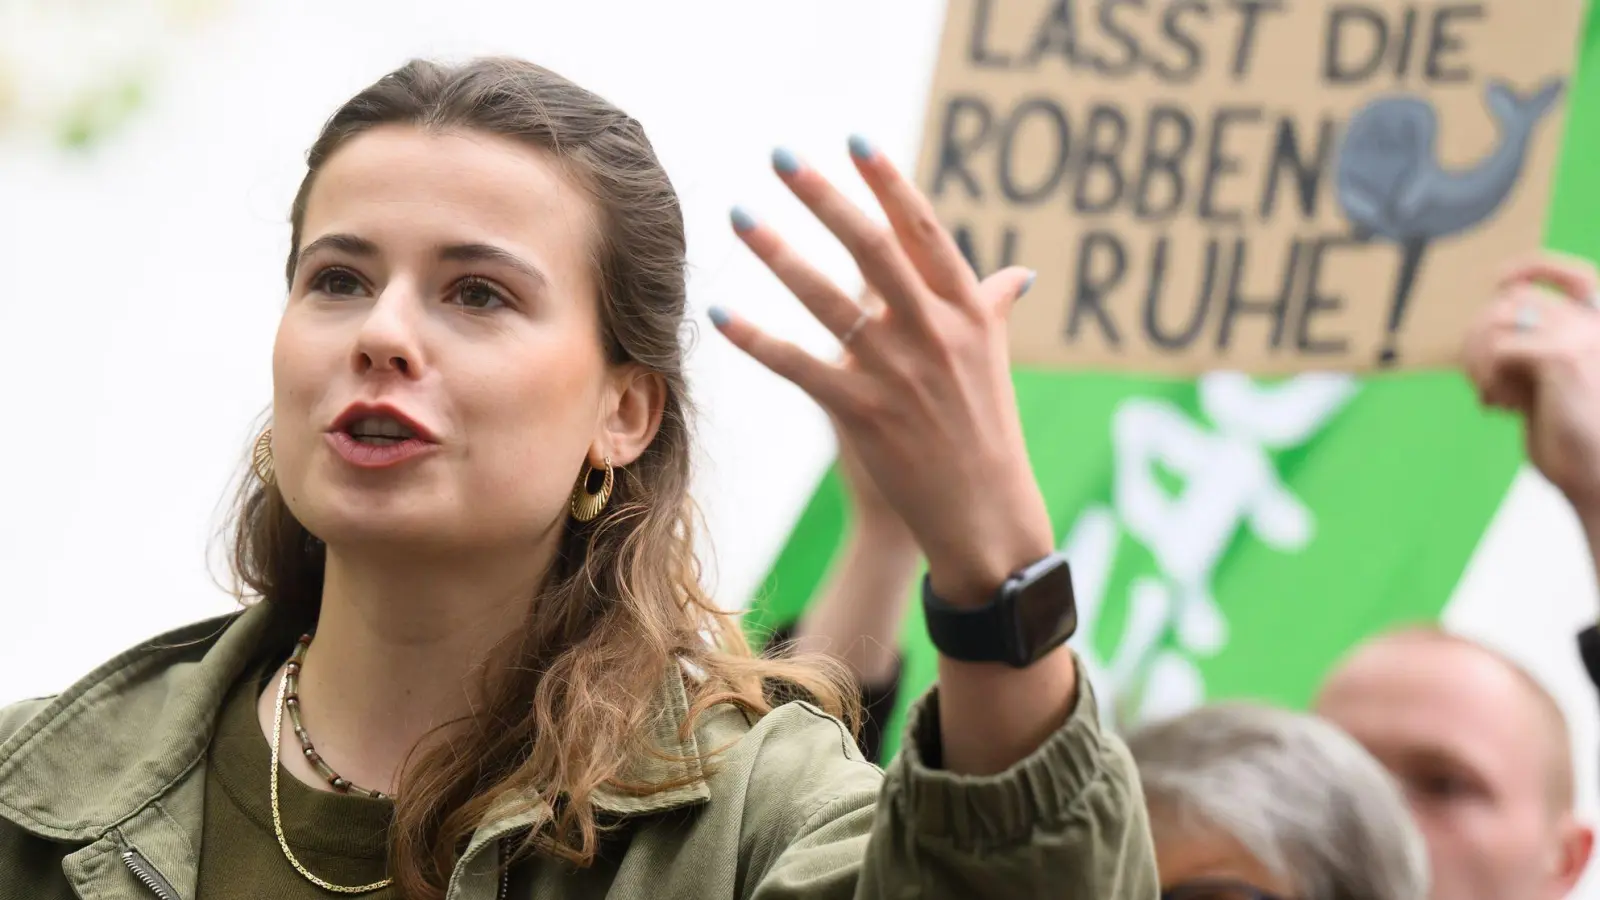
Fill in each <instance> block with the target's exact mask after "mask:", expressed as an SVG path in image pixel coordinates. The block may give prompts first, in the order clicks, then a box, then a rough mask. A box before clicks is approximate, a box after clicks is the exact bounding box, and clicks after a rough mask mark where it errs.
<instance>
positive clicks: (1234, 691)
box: [747, 16, 1600, 755]
mask: <svg viewBox="0 0 1600 900" xmlns="http://www.w3.org/2000/svg"><path fill="white" fill-rule="evenodd" d="M1583 46H1584V51H1583V58H1582V59H1581V60H1580V62H1579V66H1578V71H1577V75H1576V77H1575V80H1574V84H1573V86H1572V95H1571V97H1570V98H1569V101H1568V117H1569V118H1568V122H1567V125H1566V132H1565V136H1564V139H1563V151H1562V154H1561V164H1560V166H1559V168H1558V171H1557V173H1556V185H1557V187H1556V191H1555V197H1554V199H1553V203H1552V207H1551V211H1550V216H1549V223H1548V229H1547V236H1548V239H1547V245H1548V246H1550V247H1552V248H1555V249H1559V250H1564V251H1566V252H1569V253H1575V254H1579V255H1582V256H1587V257H1590V258H1597V259H1600V227H1597V226H1596V224H1595V216H1596V212H1595V211H1596V210H1600V169H1597V168H1596V166H1595V165H1594V162H1593V160H1594V159H1595V158H1596V156H1597V152H1600V77H1597V73H1600V68H1597V66H1596V62H1597V60H1596V56H1597V54H1600V19H1597V17H1594V16H1591V17H1589V21H1588V25H1587V29H1586V39H1585V41H1584V43H1583ZM1486 289H1487V286H1486ZM1471 299H1473V300H1476V299H1477V298H1471ZM1023 302H1026V300H1024V301H1023ZM1015 381H1016V387H1017V398H1018V403H1019V404H1020V405H1021V410H1022V416H1023V423H1024V427H1025V429H1026V432H1027V438H1028V451H1029V453H1030V455H1031V456H1032V459H1033V464H1034V467H1035V470H1036V471H1037V473H1038V476H1039V481H1040V484H1041V485H1042V487H1043V490H1044V493H1045V497H1046V499H1047V501H1048V502H1049V505H1050V509H1051V512H1052V515H1053V517H1054V521H1055V527H1056V533H1057V535H1059V536H1060V537H1061V539H1062V542H1063V543H1062V546H1063V547H1064V548H1065V549H1066V550H1067V551H1068V552H1069V554H1070V558H1071V560H1072V563H1073V568H1074V573H1075V575H1074V577H1075V584H1076V586H1077V590H1078V594H1079V604H1080V612H1081V616H1080V618H1081V623H1082V624H1081V626H1080V632H1079V636H1078V637H1076V638H1075V639H1074V644H1075V646H1076V647H1077V648H1078V650H1079V652H1080V653H1081V654H1082V655H1083V656H1084V658H1085V659H1086V660H1087V661H1088V663H1089V664H1090V666H1091V667H1092V669H1093V680H1094V682H1095V687H1096V690H1097V692H1098V693H1099V694H1100V696H1101V697H1102V700H1103V702H1104V705H1105V706H1106V708H1107V714H1108V716H1114V717H1115V719H1116V721H1118V722H1123V723H1125V722H1128V721H1133V720H1137V719H1138V718H1140V717H1142V716H1145V715H1149V714H1154V713H1160V712H1164V711H1171V710H1175V709H1178V708H1183V707H1186V706H1188V705H1190V704H1193V703H1197V702H1200V701H1202V700H1208V699H1218V698H1225V697H1249V698H1252V699H1257V700H1263V701H1268V702H1273V703H1279V704H1284V705H1287V706H1290V707H1296V708H1302V707H1304V706H1305V705H1306V704H1307V702H1308V701H1309V699H1310V698H1311V694H1312V692H1313V690H1314V689H1315V687H1316V685H1317V683H1318V681H1319V680H1320V679H1321V677H1322V675H1323V673H1324V672H1325V671H1326V670H1327V668H1328V666H1329V665H1330V664H1331V663H1332V662H1333V661H1334V660H1335V659H1336V658H1337V657H1338V656H1339V655H1340V654H1342V653H1343V652H1344V651H1345V650H1346V649H1348V648H1349V647H1350V646H1351V644H1353V643H1354V642H1356V641H1358V640H1359V639H1361V638H1362V637H1364V636H1366V635H1369V634H1371V633H1373V632H1376V631H1379V630H1381V629H1383V628H1385V627H1388V626H1391V625H1393V624H1395V623H1400V622H1406V621H1416V620H1419V619H1432V618H1435V617H1437V616H1438V614H1439V613H1440V611H1441V610H1442V609H1443V608H1444V606H1445V604H1446V603H1448V602H1449V600H1450V597H1451V594H1452V593H1453V591H1454V589H1455V586H1456V583H1457V581H1458V580H1459V579H1460V576H1461V573H1462V571H1463V570H1464V568H1465V566H1466V563H1467V561H1468V560H1469V559H1470V557H1471V556H1472V553H1473V551H1474V549H1475V548H1476V546H1477V544H1478V541H1479V539H1480V538H1481V537H1482V535H1483V532H1484V529H1485V527H1486V526H1487V525H1488V523H1489V521H1490V519H1491V517H1492V516H1493V515H1494V513H1495V511H1496V510H1497V509H1498V508H1499V505H1500V503H1501V501H1502V499H1503V498H1504V496H1505V493H1506V490H1507V488H1508V487H1509V485H1510V483H1511V480H1512V478H1513V476H1514V475H1515V474H1516V471H1517V469H1518V467H1519V465H1520V464H1521V462H1522V450H1521V445H1520V437H1519V434H1518V431H1517V427H1516V424H1515V422H1514V421H1513V420H1511V419H1510V418H1508V417H1505V416H1491V415H1485V414H1484V413H1483V412H1482V411H1481V410H1480V409H1479V408H1478V406H1477V403H1476V399H1475V398H1474V396H1473V395H1472V392H1471V390H1470V389H1469V387H1468V386H1467V385H1466V383H1465V382H1464V380H1463V379H1462V378H1460V377H1459V376H1456V375H1451V374H1430V375H1400V376H1392V377H1377V378H1372V379H1361V380H1358V379H1354V378H1350V377H1346V376H1340V375H1306V376H1299V377H1295V378H1289V379H1283V380H1276V381H1272V382H1265V381H1257V380H1253V379H1249V378H1246V377H1244V376H1240V375H1235V374H1231V373H1217V374H1213V375H1208V376H1206V377H1204V378H1201V379H1200V380H1198V381H1196V382H1174V381H1163V380H1147V379H1138V378H1128V377H1112V376H1096V375H1081V374H1059V373H1040V372H1027V371H1019V372H1017V373H1016V376H1015ZM845 516H846V508H845V498H844V494H843V491H842V487H841V482H840V480H839V477H838V472H837V469H834V470H831V471H829V472H828V473H827V475H826V476H825V477H824V478H823V480H822V483H821V484H820V485H818V487H817V490H816V492H815V493H814V494H813V496H812V498H811V500H810V502H809V503H808V504H807V506H806V508H805V510H804V512H803V513H802V514H801V516H800V519H799V521H798V523H797V524H796V526H795V529H794V532H793V534H792V535H791V537H790V539H789V541H788V543H787V544H786V545H785V547H784V548H783V550H782V552H781V553H780V554H779V556H778V559H777V560H776V562H775V564H774V565H773V567H772V569H771V571H770V573H769V574H768V577H767V579H766V581H765V584H764V585H763V587H762V589H761V590H760V592H759V594H758V596H757V597H756V598H754V600H753V601H752V605H751V610H750V614H749V616H748V617H747V621H748V623H749V626H750V628H751V633H752V635H755V636H759V635H761V634H765V633H766V629H768V628H770V627H773V626H776V625H780V624H783V623H786V622H791V621H793V620H795V619H796V618H797V617H798V616H799V615H800V614H801V612H802V611H803V609H804V607H805V605H806V603H807V602H808V601H809V600H810V598H811V596H812V594H813V593H814V592H815V591H816V590H817V588H818V587H819V585H820V584H821V582H822V579H823V576H824V575H825V573H826V571H827V568H828V566H829V564H830V563H831V561H832V558H833V555H834V553H835V552H836V550H837V549H838V547H839V544H840V539H841V536H842V534H843V532H844V526H845ZM902 648H903V653H904V658H905V669H904V673H903V682H902V687H903V692H902V697H901V703H900V709H899V710H897V711H896V714H895V717H894V719H893V721H891V722H890V723H889V724H888V734H889V735H890V736H891V737H890V742H889V744H888V746H887V747H886V751H885V752H886V755H892V754H893V753H894V752H895V749H896V748H897V746H898V744H897V742H896V741H895V738H897V737H898V735H899V734H900V732H901V730H902V727H903V724H904V713H905V707H906V706H907V705H908V704H909V703H910V701H911V700H913V699H915V697H916V696H917V695H919V694H921V693H922V692H923V691H924V690H926V689H927V688H928V686H929V685H930V684H931V683H932V681H933V679H934V676H935V661H936V654H935V652H934V650H933V648H932V647H931V646H930V644H929V643H928V640H927V637H926V634H925V632H924V630H923V624H922V620H921V617H920V614H919V612H918V610H917V607H916V606H915V604H913V612H912V614H911V616H910V617H909V620H908V621H907V623H906V628H905V632H904V635H903V639H902Z"/></svg>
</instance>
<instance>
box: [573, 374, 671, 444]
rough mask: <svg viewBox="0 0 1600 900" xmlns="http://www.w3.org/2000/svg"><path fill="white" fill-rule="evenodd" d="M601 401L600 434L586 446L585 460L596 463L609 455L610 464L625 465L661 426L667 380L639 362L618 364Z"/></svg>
mask: <svg viewBox="0 0 1600 900" xmlns="http://www.w3.org/2000/svg"><path fill="white" fill-rule="evenodd" d="M601 403H602V406H601V410H600V432H601V433H600V438H599V440H598V441H597V445H598V446H596V447H594V448H591V450H590V457H591V458H590V460H589V462H590V464H591V465H594V466H598V465H600V464H601V463H602V462H604V458H605V457H606V456H608V455H609V456H610V457H611V463H612V465H615V466H625V465H628V464H629V463H631V462H633V461H634V460H636V459H638V458H639V456H640V455H641V454H643V453H644V451H645V448H647V447H649V446H650V442H651V441H653V440H655V438H656V432H657V431H659V430H660V429H661V414H662V411H663V410H665V409H666V406H667V380H666V379H665V378H662V377H661V376H660V375H659V374H658V373H655V372H651V371H649V370H648V369H645V368H644V367H642V366H639V365H635V364H628V365H624V366H620V367H618V368H617V369H616V371H615V372H613V373H612V375H611V379H610V383H609V385H608V386H607V388H606V392H605V395H604V396H603V397H602V399H601Z"/></svg>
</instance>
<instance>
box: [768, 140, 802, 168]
mask: <svg viewBox="0 0 1600 900" xmlns="http://www.w3.org/2000/svg"><path fill="white" fill-rule="evenodd" d="M772 167H773V168H774V169H777V170H778V173H779V174H781V175H793V174H794V173H796V172H798V171H800V157H798V156H795V155H794V153H793V152H792V151H791V150H789V148H787V147H779V148H778V149H776V150H774V151H772Z"/></svg>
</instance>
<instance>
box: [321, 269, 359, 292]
mask: <svg viewBox="0 0 1600 900" xmlns="http://www.w3.org/2000/svg"><path fill="white" fill-rule="evenodd" d="M309 287H310V289H311V290H313V291H316V292H317V293H321V294H328V295H330V296H334V297H354V296H355V295H357V294H359V293H361V290H362V285H361V279H360V278H358V277H356V274H355V273H354V272H351V271H350V270H349V269H339V268H331V269H323V270H322V271H320V272H318V273H317V274H316V275H314V276H312V278H311V284H310V285H309Z"/></svg>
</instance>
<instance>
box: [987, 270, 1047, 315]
mask: <svg viewBox="0 0 1600 900" xmlns="http://www.w3.org/2000/svg"><path fill="white" fill-rule="evenodd" d="M1038 274H1039V273H1037V272H1035V271H1033V270H1032V269H1030V268H1027V267H1026V266H1012V267H1010V268H1008V269H1001V270H1000V271H998V272H996V273H994V274H993V275H990V276H989V277H988V278H985V279H984V280H983V283H982V284H980V285H978V297H979V300H980V302H981V303H982V304H983V305H984V306H985V307H987V308H989V309H992V310H994V312H995V314H996V315H998V316H1000V317H1001V318H1006V317H1007V316H1009V315H1011V307H1013V306H1015V305H1016V304H1017V301H1018V300H1020V299H1022V295H1023V294H1026V293H1027V292H1028V289H1029V288H1032V287H1033V281H1034V278H1035V277H1036V276H1037V275H1038Z"/></svg>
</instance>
